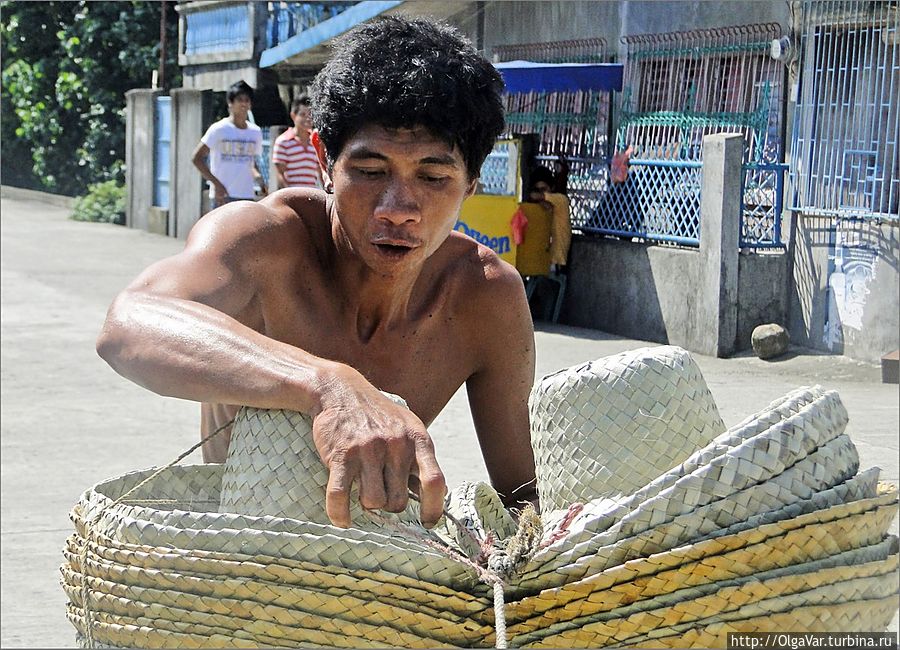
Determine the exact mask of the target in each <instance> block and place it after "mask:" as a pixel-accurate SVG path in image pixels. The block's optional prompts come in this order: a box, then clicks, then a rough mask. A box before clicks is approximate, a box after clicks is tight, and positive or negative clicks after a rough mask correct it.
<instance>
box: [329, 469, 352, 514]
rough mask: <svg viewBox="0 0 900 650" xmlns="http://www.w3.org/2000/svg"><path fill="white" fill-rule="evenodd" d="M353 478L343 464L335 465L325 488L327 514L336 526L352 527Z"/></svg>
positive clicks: (330, 470) (330, 471)
mask: <svg viewBox="0 0 900 650" xmlns="http://www.w3.org/2000/svg"><path fill="white" fill-rule="evenodd" d="M352 483H353V478H352V477H351V476H350V475H349V473H348V472H347V467H346V466H345V465H344V464H343V463H333V464H332V466H331V467H330V468H329V470H328V486H327V487H326V488H325V513H326V514H327V515H328V518H329V519H330V520H331V523H333V524H334V525H335V526H339V527H341V528H349V527H350V486H351V485H352Z"/></svg>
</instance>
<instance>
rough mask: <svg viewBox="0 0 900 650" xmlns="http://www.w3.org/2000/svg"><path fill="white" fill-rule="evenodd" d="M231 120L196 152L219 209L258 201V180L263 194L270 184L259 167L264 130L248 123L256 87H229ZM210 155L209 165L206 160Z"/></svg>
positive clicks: (202, 141)
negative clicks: (226, 205) (243, 202)
mask: <svg viewBox="0 0 900 650" xmlns="http://www.w3.org/2000/svg"><path fill="white" fill-rule="evenodd" d="M225 98H226V99H227V100H228V117H225V118H222V119H221V120H219V121H218V122H216V123H214V124H213V125H212V126H210V127H209V129H207V131H206V133H205V134H204V135H203V137H202V138H200V143H199V144H198V145H197V148H196V149H194V155H193V162H194V166H195V167H196V168H197V169H199V170H200V174H201V175H202V176H203V178H205V179H206V180H208V181H209V182H210V190H209V197H210V199H211V200H212V207H213V208H216V207H218V206H220V205H224V204H225V203H229V202H231V201H240V200H244V199H245V200H250V201H252V200H254V199H255V198H256V191H255V188H254V180H256V182H258V183H259V187H260V189H261V190H262V193H263V194H266V193H267V189H266V184H265V182H264V180H263V178H262V175H261V174H260V173H259V170H258V169H257V167H256V156H258V155H259V154H261V153H262V131H261V130H260V128H259V127H258V126H256V125H255V124H253V123H252V122H249V121H248V116H249V115H250V109H251V107H252V104H253V88H251V87H250V86H249V85H248V84H247V83H246V82H244V81H243V80H242V81H238V82H237V83H234V84H232V85H231V87H229V88H228V92H227V93H226V95H225ZM207 156H209V164H207V162H206V158H207Z"/></svg>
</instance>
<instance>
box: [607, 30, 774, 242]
mask: <svg viewBox="0 0 900 650" xmlns="http://www.w3.org/2000/svg"><path fill="white" fill-rule="evenodd" d="M780 33H781V28H780V26H779V25H778V24H776V23H765V24H758V25H738V26H733V27H724V28H716V29H702V30H694V31H688V32H672V33H668V34H641V35H634V36H628V37H625V38H623V39H622V40H623V42H624V43H625V45H626V47H627V61H626V65H625V89H624V91H623V94H622V110H621V112H620V118H619V124H618V128H617V131H616V149H617V150H618V151H623V150H625V149H626V148H628V147H631V148H632V154H633V155H634V156H636V157H638V158H639V159H644V160H657V161H662V160H671V161H699V160H701V159H702V157H703V138H704V137H705V136H707V135H710V134H713V133H724V132H729V133H734V132H739V133H741V134H742V135H743V136H744V145H745V150H744V160H745V166H746V168H745V171H744V179H743V180H744V188H743V191H742V200H743V211H742V224H741V246H742V247H757V248H761V247H774V246H780V245H781V209H782V194H783V177H784V173H785V169H786V167H785V165H783V164H781V160H782V155H783V154H782V142H781V131H782V119H783V111H782V103H783V102H782V100H783V92H784V82H785V72H786V71H785V66H784V64H783V63H781V62H780V61H778V60H776V59H773V58H772V57H771V56H770V54H769V52H770V47H771V42H772V40H773V39H775V38H776V37H777V36H779V35H780ZM640 173H641V174H642V176H641V181H640V183H643V184H645V185H647V186H649V187H658V186H659V185H660V181H657V180H653V177H654V176H659V177H660V178H662V177H663V176H664V175H668V176H671V174H673V173H674V172H672V171H671V170H670V169H669V168H667V167H661V166H651V165H647V166H645V168H644V169H643V170H641V172H640ZM670 180H671V179H670ZM629 182H630V181H629ZM681 187H682V189H683V191H689V190H691V189H693V190H696V192H697V193H698V196H697V200H693V201H686V200H682V201H680V202H676V203H673V204H672V205H671V210H672V211H673V214H674V216H673V217H672V218H670V219H668V220H667V222H671V223H682V224H695V223H699V206H700V202H699V191H700V186H699V183H682V185H681ZM638 195H639V193H636V192H632V193H630V194H629V193H625V194H623V196H624V197H625V198H624V199H623V200H627V199H628V198H629V197H631V198H633V199H635V200H636V198H637V196H638ZM630 209H631V211H632V212H634V211H635V210H637V209H638V208H630ZM679 213H680V214H679ZM604 227H607V226H604ZM683 230H684V227H682V231H683ZM674 236H675V237H676V238H677V239H676V241H679V242H680V243H685V242H687V243H690V240H691V238H690V237H685V236H683V234H682V233H679V232H678V231H675V233H674Z"/></svg>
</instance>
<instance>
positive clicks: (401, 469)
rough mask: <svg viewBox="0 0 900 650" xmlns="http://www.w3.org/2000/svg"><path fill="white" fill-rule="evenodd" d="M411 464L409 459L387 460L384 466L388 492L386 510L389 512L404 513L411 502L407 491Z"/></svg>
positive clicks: (385, 485)
mask: <svg viewBox="0 0 900 650" xmlns="http://www.w3.org/2000/svg"><path fill="white" fill-rule="evenodd" d="M404 461H405V462H404ZM409 464H410V461H409V460H408V459H398V458H388V459H387V463H386V464H385V466H384V487H385V490H386V491H387V504H386V505H385V510H387V511H388V512H402V511H403V510H404V508H406V504H407V503H408V502H409V491H408V489H407V483H408V479H409V478H410V477H411V475H410V473H409V471H410V468H409Z"/></svg>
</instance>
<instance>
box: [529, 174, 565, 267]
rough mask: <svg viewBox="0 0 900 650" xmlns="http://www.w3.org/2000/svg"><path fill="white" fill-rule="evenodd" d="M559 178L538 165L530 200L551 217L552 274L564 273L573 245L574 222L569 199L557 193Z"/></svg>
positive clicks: (533, 176) (532, 179) (532, 178)
mask: <svg viewBox="0 0 900 650" xmlns="http://www.w3.org/2000/svg"><path fill="white" fill-rule="evenodd" d="M557 180H558V179H557V177H556V175H555V174H554V173H553V172H552V171H550V169H548V168H547V167H544V166H543V165H538V166H537V167H535V168H534V169H532V171H531V178H530V185H531V191H530V192H529V199H530V200H531V201H533V202H535V203H540V204H541V205H543V206H544V208H545V209H546V210H547V211H548V213H549V214H550V216H551V221H550V272H551V273H561V272H564V270H565V269H564V267H565V266H566V262H567V260H568V258H569V247H570V246H571V243H572V221H571V218H570V216H569V198H568V197H567V196H566V195H565V194H562V193H561V192H558V191H557Z"/></svg>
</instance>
